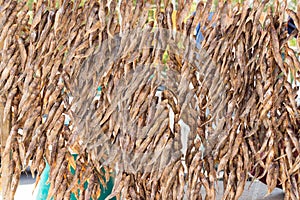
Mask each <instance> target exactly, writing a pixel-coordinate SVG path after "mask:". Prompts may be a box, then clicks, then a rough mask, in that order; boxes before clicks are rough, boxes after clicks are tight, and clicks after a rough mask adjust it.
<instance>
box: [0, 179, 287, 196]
mask: <svg viewBox="0 0 300 200" xmlns="http://www.w3.org/2000/svg"><path fill="white" fill-rule="evenodd" d="M34 182H35V180H34V179H32V177H31V175H30V174H28V175H26V174H22V176H21V181H20V186H19V187H18V190H17V193H16V196H15V200H31V199H32V200H34V199H35V194H33V187H34ZM249 185H250V183H247V185H246V187H245V191H244V193H243V195H242V197H241V198H240V199H241V200H283V199H284V194H283V192H282V190H280V189H275V190H274V191H273V192H272V193H271V194H270V195H269V196H266V197H264V196H265V195H266V192H267V187H266V186H265V185H264V184H262V183H260V182H258V181H257V182H254V183H253V184H252V186H251V187H250V188H249ZM218 186H219V191H218V193H217V200H220V199H221V196H222V193H223V184H222V182H221V181H220V182H218ZM35 193H36V192H35ZM1 199H2V198H1V197H0V200H1Z"/></svg>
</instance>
